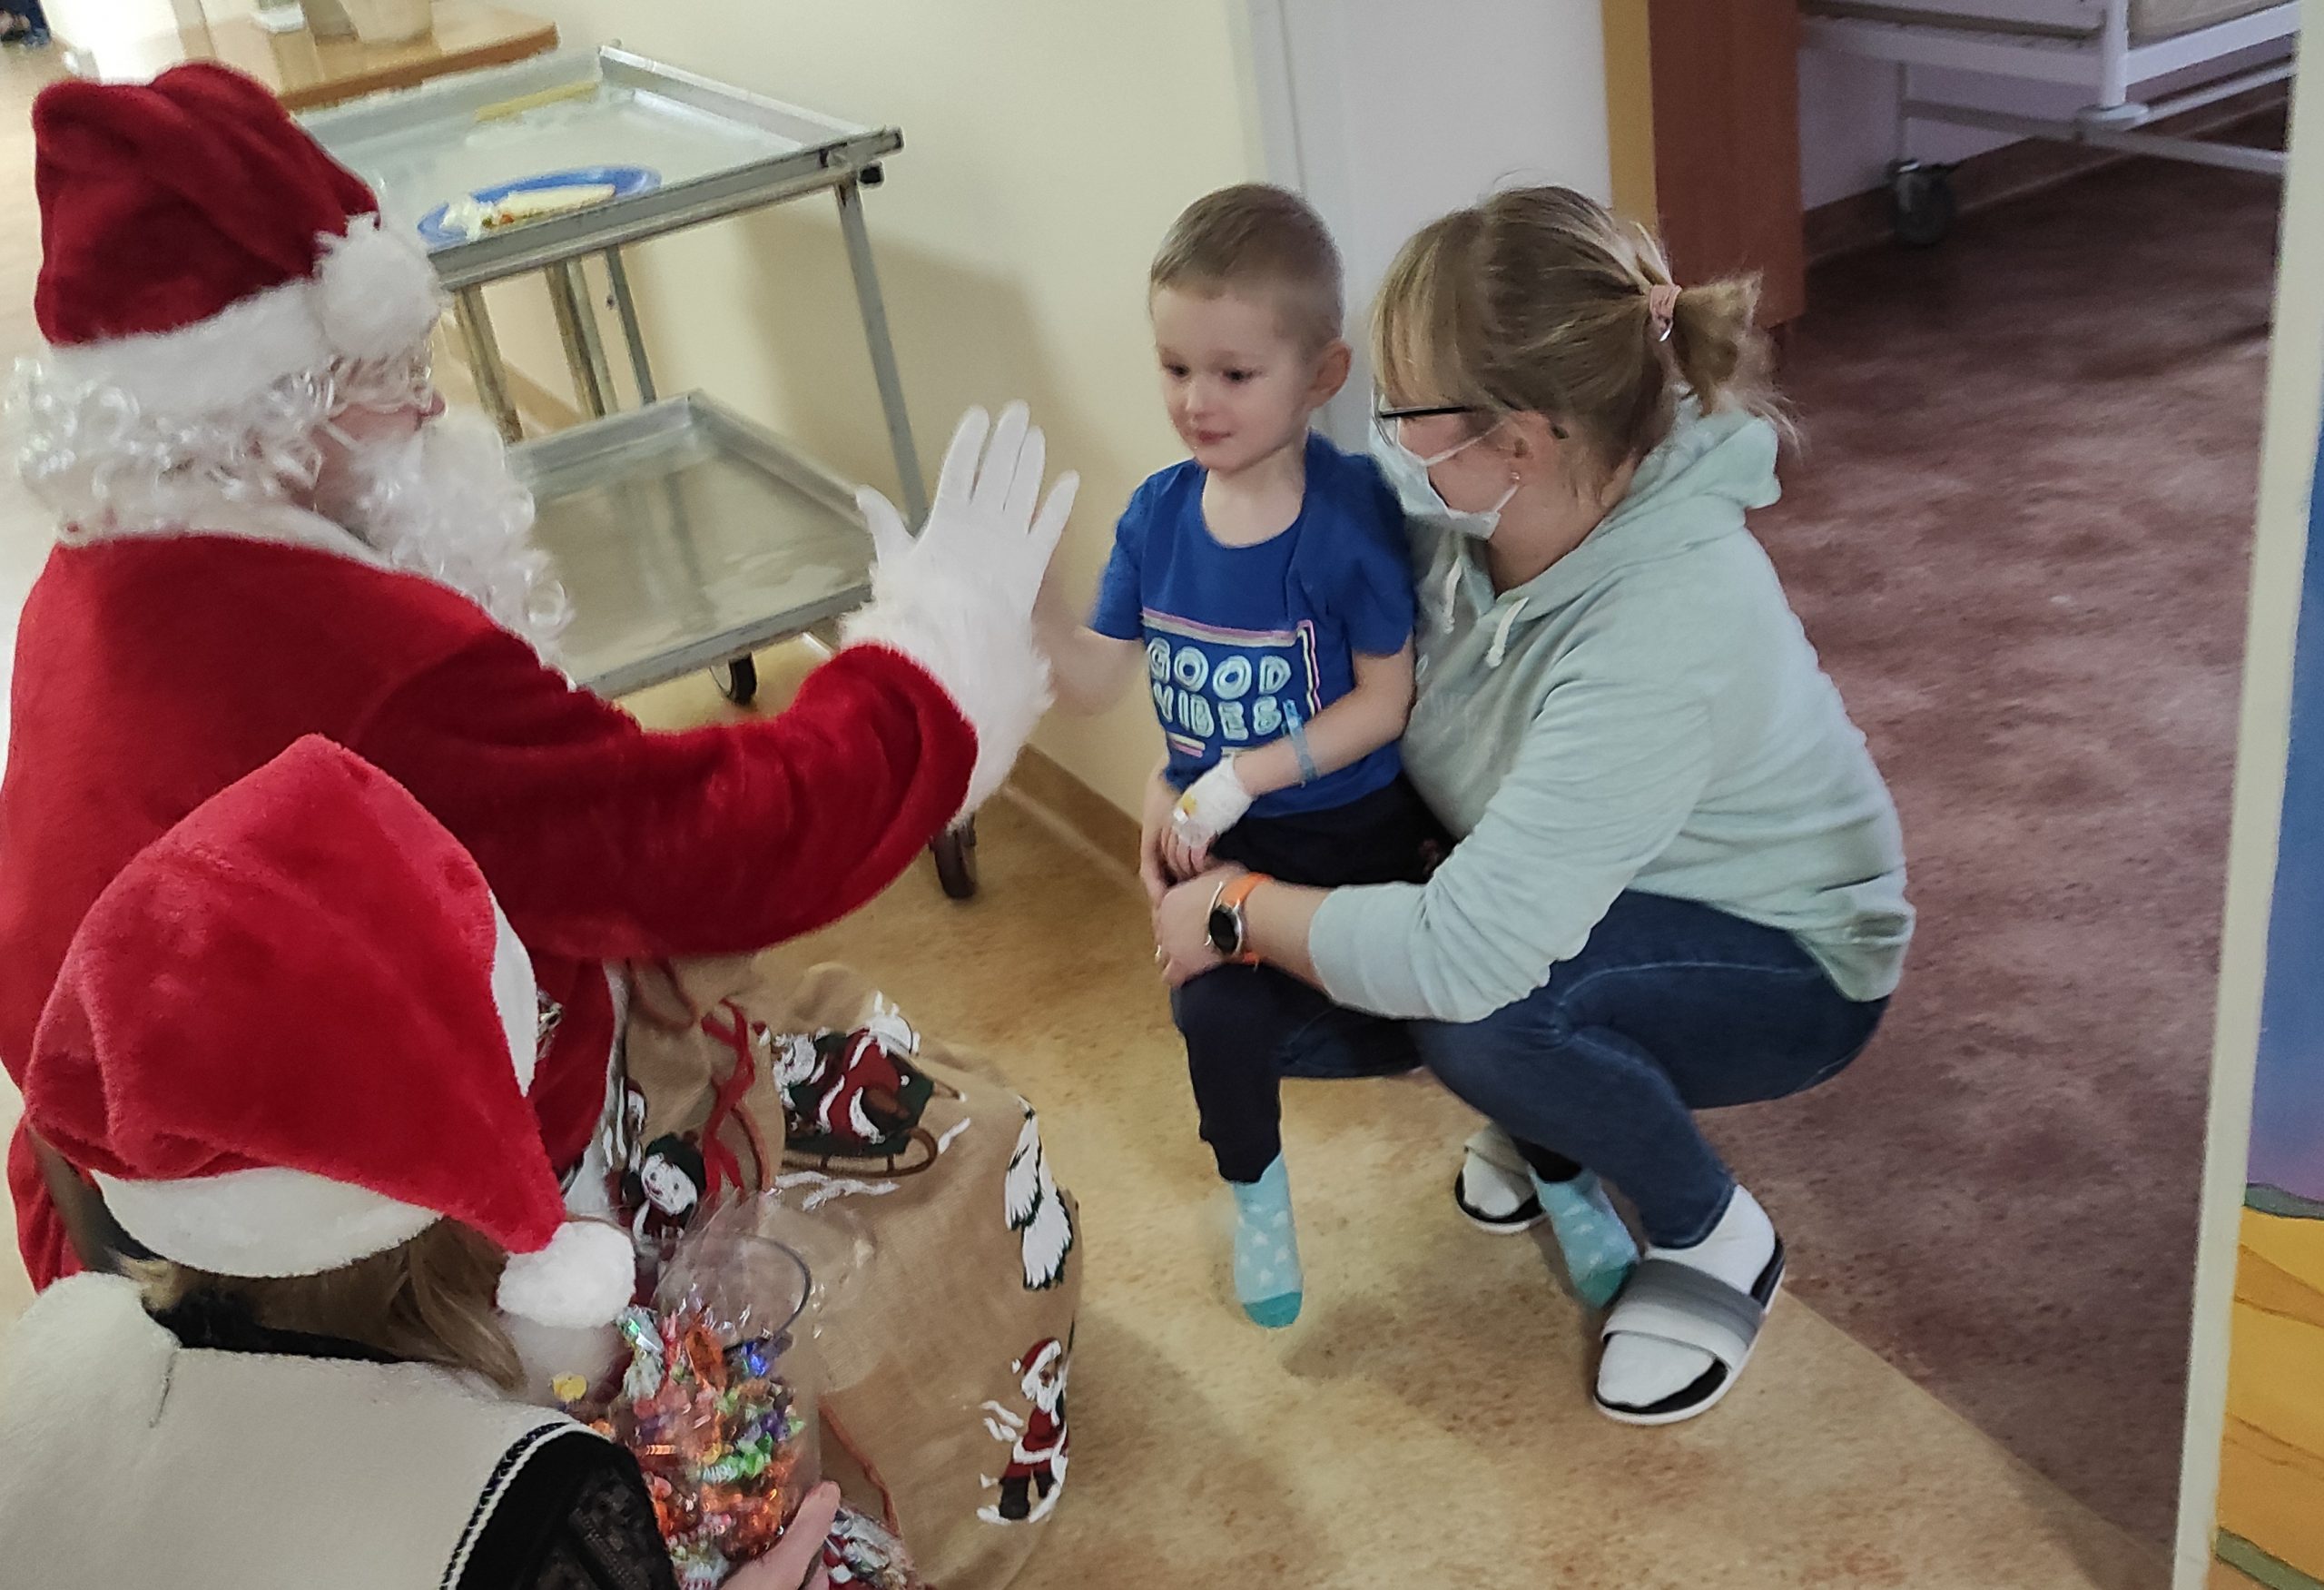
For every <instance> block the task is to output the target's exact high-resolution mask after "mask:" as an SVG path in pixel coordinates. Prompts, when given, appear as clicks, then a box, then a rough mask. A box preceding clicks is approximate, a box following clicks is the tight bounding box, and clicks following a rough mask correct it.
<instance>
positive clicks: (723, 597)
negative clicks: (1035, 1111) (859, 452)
mask: <svg viewBox="0 0 2324 1590" xmlns="http://www.w3.org/2000/svg"><path fill="white" fill-rule="evenodd" d="M305 121H306V125H307V127H308V129H309V130H310V132H312V133H314V135H315V136H316V138H317V139H318V140H320V142H321V143H322V144H323V146H324V147H325V148H327V149H329V150H330V152H331V153H332V154H333V155H335V156H336V157H337V158H338V159H339V160H340V162H341V163H344V164H346V165H347V166H349V167H350V169H352V170H353V171H355V172H356V173H359V175H361V176H362V177H363V178H364V180H365V181H367V182H369V183H370V184H371V186H372V188H373V190H374V191H375V192H376V193H378V194H379V202H380V205H381V208H382V211H383V212H384V213H385V216H386V218H387V219H388V221H389V223H390V224H394V225H399V226H412V227H417V225H418V224H419V221H420V219H421V218H422V217H423V216H425V215H426V214H427V213H428V212H429V211H431V210H432V209H434V208H435V207H436V206H437V205H438V204H441V203H444V202H447V201H450V200H455V199H458V198H460V197H462V196H464V195H466V194H468V193H474V192H476V191H478V190H479V189H484V188H487V187H490V186H491V185H493V184H495V183H508V182H512V181H516V180H518V179H522V178H525V177H529V176H534V175H537V174H539V173H547V172H552V171H563V170H570V169H573V168H576V167H586V166H640V167H645V168H647V169H648V170H650V171H651V172H653V173H655V176H656V177H657V178H658V183H657V184H656V185H655V186H653V187H650V188H648V189H646V190H645V191H643V192H638V193H632V194H629V195H627V196H624V197H616V198H614V199H611V200H609V201H607V202H604V203H600V204H597V205H594V206H592V207H590V208H587V209H585V210H578V211H575V212H570V213H566V214H563V215H556V216H551V217H548V218H546V219H543V220H539V221H535V222H528V223H526V224H524V225H520V226H512V227H509V228H507V229H505V230H501V231H497V232H487V233H485V234H484V235H481V236H478V237H473V238H469V239H468V240H466V241H454V242H446V243H444V244H443V245H442V246H439V247H436V248H433V249H432V250H431V252H430V256H429V257H430V259H431V260H432V261H433V262H434V264H435V266H436V269H437V272H438V275H439V276H441V278H442V279H443V281H444V284H445V286H446V287H447V288H448V289H449V290H450V291H451V292H452V295H453V307H454V311H455V315H456V320H457V324H458V331H459V335H460V337H461V340H462V342H463V343H464V345H465V347H466V350H467V353H468V362H469V366H470V369H471V370H472V371H473V373H474V375H475V378H476V384H477V390H478V395H479V397H480V399H481V400H482V401H483V403H484V405H485V407H486V409H487V410H488V411H489V412H490V413H491V414H492V416H493V418H494V420H495V421H496V422H497V424H498V425H499V427H500V430H501V433H502V434H503V435H504V436H505V437H507V439H509V440H510V441H511V442H517V441H520V440H521V439H522V430H521V426H520V424H519V422H518V420H517V412H516V409H515V406H514V404H513V403H512V402H511V401H510V400H509V396H508V390H507V377H506V371H505V369H504V366H503V365H502V362H501V357H500V351H499V347H498V345H497V342H496V341H495V340H494V337H493V332H492V321H491V318H490V316H489V315H488V314H487V311H486V309H485V302H484V292H483V289H484V286H485V284H486V283H487V282H492V281H504V280H507V279H508V278H511V277H516V276H523V275H528V274H531V273H533V272H540V273H541V274H542V275H543V276H544V277H545V278H546V280H547V283H548V289H549V294H550V302H551V306H552V308H553V309H554V310H555V311H556V321H557V329H558V332H559V335H560V337H561V339H562V341H563V342H564V347H565V354H566V362H567V365H568V367H569V369H570V370H571V372H572V378H573V387H574V390H575V392H576V394H577V395H578V397H579V399H580V401H581V405H582V407H583V409H584V410H586V412H587V414H588V415H589V416H590V417H591V418H590V420H588V421H587V422H585V423H584V424H582V425H581V426H579V427H577V428H576V429H574V430H568V431H566V432H563V433H560V434H558V435H556V436H553V437H549V438H547V439H542V440H539V441H536V442H533V443H530V444H527V445H526V446H523V447H520V448H519V449H517V463H518V467H519V469H521V470H523V471H524V472H525V473H526V474H527V476H528V478H529V479H532V481H533V482H534V484H535V487H536V489H537V491H538V492H539V494H540V496H541V499H542V500H541V509H542V511H541V518H540V536H541V538H542V542H543V544H544V545H545V546H546V547H547V548H548V550H549V551H550V552H551V553H553V554H554V555H555V556H556V558H557V561H558V564H559V567H560V569H561V571H562V573H563V576H564V578H565V581H566V588H567V590H568V591H569V592H570V593H571V595H572V597H573V602H574V608H575V621H574V626H573V628H572V630H571V631H570V632H569V633H568V636H567V642H566V643H567V661H568V664H569V665H570V666H571V667H573V668H574V671H575V673H576V677H578V678H580V679H581V681H582V682H583V683H584V684H586V685H587V686H590V687H591V688H593V689H596V690H598V691H600V692H602V693H604V694H606V695H613V696H617V695H622V694H625V693H627V692H629V691H633V690H638V689H643V688H645V686H649V685H655V684H659V683H662V682H663V681H665V680H667V679H673V678H676V677H678V676H682V675H684V674H687V673H690V672H693V671H694V670H695V669H697V668H705V667H706V668H710V669H712V670H713V671H714V674H715V675H716V676H717V677H718V681H719V687H720V689H722V690H723V691H724V692H725V694H726V695H727V696H729V697H730V698H731V699H733V700H734V701H736V702H740V703H747V702H748V701H749V700H750V699H751V698H752V696H753V695H754V694H755V693H756V691H757V688H758V676H757V670H756V668H755V667H754V666H753V662H752V654H753V652H754V651H757V650H759V649H762V648H763V647H767V646H770V645H772V644H773V643H774V642H776V641H779V640H782V639H784V638H786V637H791V636H794V635H800V634H803V633H806V632H808V631H810V630H812V629H814V628H816V627H818V626H821V625H823V624H826V623H827V622H828V621H829V620H831V619H832V618H833V617H836V616H837V615H838V614H840V613H842V612H843V611H845V610H846V609H847V608H849V607H852V606H854V605H855V604H857V603H858V602H860V601H862V598H863V597H864V595H865V594H866V591H867V588H868V587H867V578H868V576H867V565H868V558H869V554H870V543H869V541H868V538H866V537H865V535H864V532H863V528H862V520H861V519H860V518H858V517H857V515H856V513H855V509H854V506H853V502H852V496H851V493H850V490H849V489H848V488H847V487H846V486H845V485H844V484H842V482H840V481H839V480H837V479H835V478H834V477H832V475H831V474H830V473H829V472H828V471H826V470H824V469H822V468H821V467H820V466H817V465H815V464H814V463H812V461H810V460H809V459H805V458H804V457H803V456H801V455H800V454H799V453H797V452H796V451H795V450H793V449H790V448H788V447H786V446H785V445H784V444H783V443H782V442H780V441H778V440H776V439H774V438H773V437H771V436H768V435H767V434H765V433H764V432H763V431H761V430H757V429H756V428H754V427H752V426H749V425H748V424H746V423H745V422H743V421H742V420H739V419H737V418H736V417H734V415H732V414H729V413H727V412H726V411H724V410H722V409H720V408H718V407H717V406H716V405H715V404H714V403H712V402H710V401H709V400H707V399H704V398H703V397H701V396H700V395H698V394H697V395H693V396H688V397H683V398H677V399H674V400H666V401H664V400H659V399H658V394H657V390H656V387H655V380H654V373H653V369H652V366H651V363H650V362H649V360H648V359H647V355H646V351H645V334H644V331H643V330H642V329H641V328H640V326H639V324H638V320H637V310H636V305H635V301H634V300H633V298H632V296H631V291H630V284H629V274H628V271H627V269H626V267H625V264H624V262H623V258H622V251H623V250H624V249H625V248H626V247H628V246H629V245H630V244H633V243H636V242H642V241H644V240H645V239H647V238H652V237H659V236H662V235H663V234H665V233H667V232H677V231H681V230H683V229H684V228H687V227H691V226H698V225H700V224H702V223H703V222H709V221H715V220H719V219H721V218H723V217H725V216H730V215H736V214H740V213H742V212H745V211H749V210H755V209H761V208H763V207H765V206H768V205H773V204H779V203H783V202H788V201H790V200H793V199H799V198H803V197H805V196H807V195H809V194H812V193H831V194H832V195H833V197H834V198H835V200H836V202H837V203H838V205H839V215H840V232H841V236H842V239H843V240H844V244H845V247H846V249H847V255H848V263H849V266H850V268H851V270H852V273H853V276H854V281H855V293H856V302H857V305H858V307H859V309H860V310H861V311H862V320H863V333H864V341H865V343H866V344H867V346H868V348H869V351H870V353H871V359H872V376H873V379H874V380H875V381H876V382H877V384H878V387H879V392H880V404H881V410H882V411H883V412H884V414H885V417H886V420H887V427H888V438H889V443H890V446H891V448H892V449H893V450H894V454H895V462H896V472H897V475H898V477H899V479H900V480H901V485H902V495H903V499H904V507H905V509H906V511H907V513H908V514H909V516H910V517H911V519H912V520H913V521H914V522H918V521H919V520H920V519H921V518H923V517H924V516H925V515H926V513H927V509H928V501H927V494H926V488H925V486H924V484H923V482H922V480H921V472H920V458H919V452H918V449H916V448H915V447H914V446H913V443H912V436H911V421H910V420H909V419H908V418H907V416H906V414H905V410H904V400H903V386H902V382H901V379H900V378H899V376H898V374H897V370H896V359H895V350H894V348H893V346H892V345H891V342H890V341H889V336H888V319H887V311H886V310H885V308H884V306H883V305H882V303H881V297H880V282H879V278H878V275H877V273H876V272H875V271H874V270H873V268H872V246H871V240H870V238H869V237H868V235H867V234H866V232H865V231H864V225H863V202H862V190H863V189H864V188H866V187H871V186H876V185H877V184H878V183H879V182H880V180H881V166H880V162H881V160H882V159H883V158H885V157H886V156H888V155H891V154H893V153H895V152H896V151H897V150H899V149H901V148H902V147H903V134H902V133H900V132H898V131H897V130H896V129H894V128H892V127H877V128H875V127H863V126H858V125H855V124H853V123H846V122H842V121H838V120H836V119H834V118H832V117H829V116H824V115H819V114H816V113H814V112H812V111H805V110H801V109H799V108H798V107H796V106H793V105H786V104H780V103H778V102H776V101H774V100H771V99H766V98H763V97H762V96H760V95H757V94H746V93H743V91H741V90H739V89H734V88H730V87H727V86H725V85H724V84H717V83H713V82H710V81H708V80H707V79H704V78H701V77H697V76H695V75H694V74H690V73H685V72H680V71H677V70H675V69H674V68H672V67H668V66H665V65H662V64H659V63H657V62H654V61H649V60H646V59H645V58H644V57H642V56H638V55H634V54H628V53H627V52H625V51H622V50H617V49H602V50H598V51H596V52H594V53H589V52H574V53H566V54H556V55H548V56H543V57H540V58H538V59H536V60H533V61H528V62H525V63H522V64H517V65H515V66H507V67H501V68H497V69H495V70H492V71H488V72H477V73H469V74H463V75H460V76H458V77H448V78H443V79H440V80H438V81H437V82H435V83H432V84H428V85H427V86H425V87H422V88H419V89H414V90H412V91H410V92H409V93H403V94H383V95H379V96H377V97H375V98H372V99H369V100H365V101H361V102H359V103H357V104H350V105H345V106H341V107H338V108H335V109H331V110H328V111H322V112H318V113H316V114H313V115H310V116H309V117H307V118H305ZM592 256H595V257H596V258H597V259H599V260H601V261H602V262H603V263H604V267H605V271H606V281H607V285H608V289H609V301H608V303H607V305H606V307H608V308H610V309H611V310H612V311H613V316H614V320H615V325H616V327H617V328H618V331H619V335H620V338H621V341H622V344H623V349H624V353H625V362H626V363H627V365H628V367H629V371H630V377H631V381H632V384H633V386H634V388H635V391H636V393H637V395H638V400H639V402H640V404H641V405H642V407H640V408H639V409H637V410H633V411H631V412H628V413H618V414H617V413H616V412H615V410H618V409H619V408H620V407H621V398H620V395H619V392H618V390H617V388H616V386H615V380H614V374H613V370H612V364H611V361H610V360H609V359H608V357H607V352H606V337H605V334H604V329H603V326H602V324H601V322H600V320H599V316H598V312H597V311H598V307H599V306H598V304H597V303H596V301H595V297H594V294H593V293H592V291H591V289H590V287H589V284H588V281H587V279H586V275H585V273H584V270H585V262H586V261H587V260H589V259H590V258H591V257H592ZM973 844H974V837H973V835H972V834H970V833H968V832H966V831H963V832H962V833H961V834H960V835H952V836H948V837H947V838H946V839H944V840H941V841H940V842H939V843H938V844H937V846H936V860H937V870H938V874H939V876H940V878H941V879H942V881H943V884H944V888H945V892H946V893H948V894H951V895H953V896H954V897H955V898H965V897H966V896H967V895H968V894H972V893H973V892H974V889H975V878H974V871H973V855H974V853H973V848H972V847H973Z"/></svg>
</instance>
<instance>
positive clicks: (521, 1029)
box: [492, 899, 541, 1095]
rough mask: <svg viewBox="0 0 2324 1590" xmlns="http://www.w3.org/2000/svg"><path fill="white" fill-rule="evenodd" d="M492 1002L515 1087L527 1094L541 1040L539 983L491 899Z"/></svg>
mask: <svg viewBox="0 0 2324 1590" xmlns="http://www.w3.org/2000/svg"><path fill="white" fill-rule="evenodd" d="M492 926H493V929H494V936H493V944H492V1003H493V1008H494V1009H496V1010H497V1011H498V1012H500V1026H501V1031H502V1032H506V1033H507V1036H508V1058H509V1059H510V1061H512V1062H515V1064H516V1068H517V1091H518V1092H520V1093H524V1094H527V1095H530V1094H531V1092H532V1091H533V1067H534V1065H535V1064H536V1063H537V1062H538V1059H539V1055H540V1042H541V1004H540V987H539V985H538V984H537V983H535V982H534V981H533V958H532V956H531V955H530V954H529V953H527V951H526V949H525V946H524V943H523V942H522V941H521V940H519V939H518V938H517V930H516V928H515V927H513V926H512V925H510V923H509V921H508V914H507V912H505V911H503V910H501V909H500V902H499V901H498V900H497V899H495V900H494V901H493V902H492Z"/></svg>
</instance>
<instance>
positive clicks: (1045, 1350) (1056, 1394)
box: [985, 1340, 1073, 1524]
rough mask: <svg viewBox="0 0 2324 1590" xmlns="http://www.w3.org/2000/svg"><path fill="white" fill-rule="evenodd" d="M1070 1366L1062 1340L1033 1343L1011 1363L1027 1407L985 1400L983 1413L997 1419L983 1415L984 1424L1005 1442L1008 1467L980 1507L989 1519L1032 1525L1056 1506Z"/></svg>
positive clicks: (1064, 1457) (1069, 1445) (1068, 1432)
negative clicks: (994, 1497)
mask: <svg viewBox="0 0 2324 1590" xmlns="http://www.w3.org/2000/svg"><path fill="white" fill-rule="evenodd" d="M1072 1367H1073V1360H1072V1358H1071V1356H1070V1355H1069V1354H1068V1351H1067V1348H1066V1346H1065V1344H1064V1343H1063V1342H1060V1341H1056V1340H1049V1341H1042V1342H1037V1343H1035V1344H1034V1346H1033V1348H1032V1350H1031V1351H1029V1352H1028V1353H1027V1354H1026V1355H1025V1356H1024V1357H1023V1358H1019V1359H1018V1360H1017V1365H1016V1368H1017V1370H1018V1373H1019V1375H1021V1376H1022V1377H1023V1379H1022V1381H1021V1385H1022V1387H1023V1388H1024V1392H1025V1400H1026V1401H1027V1402H1029V1403H1030V1404H1031V1405H1032V1406H1031V1408H1030V1409H1029V1411H1028V1412H1027V1413H1025V1414H1024V1415H1022V1416H1019V1414H1017V1413H1016V1412H1014V1411H1013V1410H1011V1409H1007V1408H1003V1407H1000V1405H999V1404H997V1403H988V1404H986V1405H985V1407H986V1411H987V1412H988V1413H990V1414H995V1415H998V1416H999V1422H996V1421H995V1420H994V1419H991V1418H988V1419H987V1420H986V1426H987V1427H988V1428H989V1429H990V1430H991V1431H992V1434H993V1435H994V1436H995V1437H997V1438H999V1439H1001V1440H1006V1441H1008V1442H1009V1467H1006V1468H1004V1469H1003V1470H1001V1474H1000V1481H999V1484H1000V1501H999V1502H997V1503H995V1504H994V1505H993V1506H990V1507H989V1508H987V1509H986V1510H985V1516H986V1517H987V1518H989V1519H990V1521H992V1522H993V1523H996V1524H1038V1523H1039V1522H1040V1521H1041V1520H1042V1519H1044V1518H1047V1517H1048V1516H1049V1514H1050V1513H1051V1512H1052V1511H1054V1510H1055V1509H1056V1507H1057V1503H1058V1497H1059V1496H1062V1495H1063V1494H1064V1486H1065V1469H1066V1465H1067V1463H1068V1461H1069V1460H1070V1458H1071V1457H1072V1450H1073V1432H1072V1429H1071V1427H1069V1426H1068V1424H1067V1422H1066V1413H1065V1382H1066V1376H1067V1374H1068V1372H1069V1371H1070V1370H1071V1368H1072ZM987 1483H992V1482H990V1481H989V1482H987Z"/></svg>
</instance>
